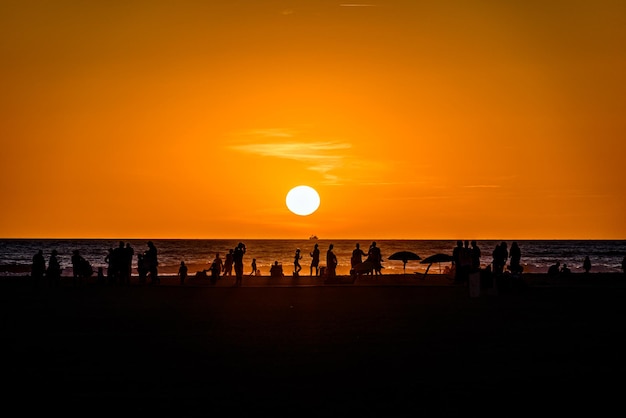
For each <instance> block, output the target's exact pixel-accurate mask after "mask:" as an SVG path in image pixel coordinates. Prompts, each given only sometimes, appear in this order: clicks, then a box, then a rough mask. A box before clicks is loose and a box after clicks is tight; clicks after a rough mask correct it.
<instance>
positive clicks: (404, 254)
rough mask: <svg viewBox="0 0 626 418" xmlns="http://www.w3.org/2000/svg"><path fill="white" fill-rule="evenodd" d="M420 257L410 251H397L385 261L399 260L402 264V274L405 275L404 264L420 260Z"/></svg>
mask: <svg viewBox="0 0 626 418" xmlns="http://www.w3.org/2000/svg"><path fill="white" fill-rule="evenodd" d="M421 259H422V257H420V256H419V255H417V254H415V253H414V252H411V251H398V252H397V253H393V254H391V255H390V256H389V257H387V260H400V261H402V263H403V268H404V272H405V273H406V263H407V262H408V261H409V260H421Z"/></svg>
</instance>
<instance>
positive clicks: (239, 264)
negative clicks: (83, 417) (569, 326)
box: [31, 240, 626, 287]
mask: <svg viewBox="0 0 626 418" xmlns="http://www.w3.org/2000/svg"><path fill="white" fill-rule="evenodd" d="M147 245H148V249H147V250H146V251H145V252H143V253H140V254H138V255H137V272H138V276H139V282H140V283H145V282H146V281H147V279H148V278H150V282H151V283H152V284H159V283H160V279H159V274H158V265H159V263H158V251H157V248H156V247H155V245H154V243H153V242H152V241H148V243H147ZM134 254H135V251H134V249H133V248H132V247H131V245H130V243H124V242H123V241H120V242H119V246H118V247H117V248H115V249H113V248H109V250H108V254H107V255H106V257H105V259H104V261H105V263H106V264H107V276H106V278H105V277H104V275H103V269H102V267H99V268H98V279H99V281H105V280H108V282H109V283H119V284H129V282H130V277H131V272H132V261H133V256H134ZM245 254H246V246H245V244H244V243H242V242H240V243H239V244H237V246H236V247H235V248H233V249H230V250H229V251H228V253H227V254H226V256H225V259H222V258H221V257H220V253H219V252H218V253H216V254H215V258H214V259H213V260H212V262H211V265H210V267H209V268H208V269H205V270H203V271H202V272H201V273H203V274H205V275H206V273H207V272H210V275H211V281H212V283H215V281H216V280H217V279H218V277H219V276H220V275H223V276H232V271H233V269H234V270H235V277H236V280H235V286H241V284H242V279H243V275H244V265H243V258H244V255H245ZM58 255H59V253H58V252H57V250H52V251H51V253H50V258H49V260H48V264H47V265H46V261H45V258H44V255H43V251H42V250H39V251H38V252H37V253H36V254H35V255H34V256H33V260H32V271H31V277H32V278H33V282H34V285H35V286H38V285H39V283H40V281H41V280H42V279H43V278H44V277H46V278H47V280H48V285H49V287H57V286H58V285H59V282H60V279H61V271H62V269H61V265H60V263H59V260H58ZM309 255H310V257H311V264H310V270H309V275H310V276H313V275H315V276H316V277H317V276H320V275H321V276H325V277H335V276H336V269H337V264H338V262H337V256H336V255H335V253H334V245H333V244H330V245H329V246H328V250H327V251H326V266H324V267H322V266H320V249H319V244H317V243H315V245H314V247H313V250H312V251H311V252H310V253H309ZM492 257H493V261H492V266H488V267H487V268H488V269H489V270H491V269H492V268H493V270H492V271H493V273H495V274H496V275H502V274H503V273H504V272H505V269H506V270H509V271H510V272H511V274H513V275H519V274H521V273H522V271H523V270H524V267H523V266H522V265H521V257H522V254H521V250H520V247H519V245H518V244H517V242H515V241H514V242H513V243H512V244H511V247H510V249H509V248H508V246H507V243H506V242H504V241H502V242H501V243H500V244H498V245H497V246H496V247H495V248H494V250H493V252H492ZM302 258H303V257H302V254H301V250H300V249H299V248H297V249H296V251H295V254H294V260H293V265H294V270H293V275H294V277H298V276H299V274H300V271H301V270H302V266H301V264H300V260H302ZM480 258H481V250H480V248H479V247H478V245H477V243H476V241H471V242H470V241H468V240H465V241H461V240H459V241H457V245H456V247H455V248H454V249H453V251H452V263H453V266H454V271H455V281H458V282H463V283H465V282H467V281H468V279H469V275H470V274H471V273H472V272H478V271H480ZM71 261H72V276H73V279H74V285H77V284H79V283H81V281H82V279H84V278H87V277H91V276H92V275H93V268H92V266H91V264H90V263H89V262H88V261H87V260H86V259H85V258H84V257H82V255H81V254H80V252H79V251H78V250H74V251H73V253H72V257H71ZM382 261H383V258H382V254H381V251H380V248H379V247H378V246H377V245H376V242H375V241H374V242H372V243H371V244H370V247H369V249H368V251H367V252H365V251H363V250H362V249H361V247H360V244H359V243H357V244H356V246H355V248H354V250H353V251H352V255H351V258H350V268H351V270H350V274H351V275H352V274H357V275H358V274H373V275H382V272H381V270H382V269H383V268H384V267H383V266H382ZM507 262H508V266H507ZM583 269H584V271H585V273H589V272H590V270H591V261H590V259H589V257H588V256H587V257H585V260H584V262H583ZM314 270H315V274H314ZM622 270H624V272H625V273H626V257H624V259H623V260H622ZM570 272H571V270H570V269H569V268H568V267H567V264H563V265H562V266H561V263H560V262H559V261H557V262H556V263H555V264H554V265H552V266H550V267H549V269H548V274H549V275H551V276H555V275H563V274H568V273H570ZM199 273H200V272H199ZM258 274H259V271H258V270H257V266H256V259H252V271H251V272H250V275H258ZM270 275H271V276H272V277H283V276H284V273H283V269H282V265H280V264H279V263H278V261H275V262H274V264H273V265H272V266H271V267H270ZM178 276H179V278H180V283H181V284H184V282H185V280H186V278H187V277H188V267H187V265H186V264H185V262H184V261H181V263H180V267H179V270H178Z"/></svg>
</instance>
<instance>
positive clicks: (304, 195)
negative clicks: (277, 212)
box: [286, 186, 320, 216]
mask: <svg viewBox="0 0 626 418" xmlns="http://www.w3.org/2000/svg"><path fill="white" fill-rule="evenodd" d="M286 203H287V208H289V210H290V211H292V212H293V213H295V214H296V215H301V216H307V215H310V214H312V213H313V212H315V211H316V210H317V208H319V206H320V195H319V194H318V193H317V191H316V190H315V189H314V188H312V187H310V186H297V187H294V188H293V189H291V190H289V193H287V198H286Z"/></svg>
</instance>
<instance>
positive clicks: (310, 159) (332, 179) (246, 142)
mask: <svg viewBox="0 0 626 418" xmlns="http://www.w3.org/2000/svg"><path fill="white" fill-rule="evenodd" d="M238 136H239V139H240V141H242V142H243V143H239V144H233V145H230V146H229V148H230V149H233V150H235V151H239V152H245V153H249V154H256V155H260V156H263V157H274V158H283V159H289V160H295V161H300V162H302V163H303V164H306V168H307V169H308V170H312V171H316V172H318V173H320V174H321V175H322V176H323V177H324V179H325V180H326V181H327V182H328V183H331V184H334V183H337V182H339V178H338V177H337V176H336V175H334V174H332V173H331V172H332V171H333V170H335V169H337V168H339V167H341V166H342V165H343V161H344V158H345V156H344V154H343V151H345V150H348V149H350V148H352V145H351V144H349V143H347V142H340V141H306V140H301V139H299V137H300V136H301V135H299V134H298V133H297V132H296V131H292V130H289V129H280V128H273V129H254V130H250V131H247V132H244V133H241V134H239V135H238Z"/></svg>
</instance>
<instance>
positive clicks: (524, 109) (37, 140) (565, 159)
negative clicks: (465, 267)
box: [0, 0, 626, 240]
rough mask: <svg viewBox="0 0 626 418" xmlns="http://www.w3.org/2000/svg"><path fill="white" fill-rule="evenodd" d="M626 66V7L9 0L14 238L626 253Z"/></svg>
mask: <svg viewBox="0 0 626 418" xmlns="http://www.w3.org/2000/svg"><path fill="white" fill-rule="evenodd" d="M625 51H626V3H625V2H623V1H608V0H596V1H578V0H568V1H556V0H555V1H549V0H548V1H546V0H542V1H538V0H537V1H535V0H528V1H524V2H519V1H487V0H485V1H445V0H444V1H419V0H388V1H387V0H381V1H378V0H376V1H372V2H352V3H351V2H344V3H342V2H341V1H326V0H311V1H304V0H293V1H273V0H270V1H262V0H248V1H246V0H242V1H234V0H233V1H185V0H181V1H159V0H152V1H78V0H76V1H65V0H55V1H43V0H42V1H29V0H18V1H11V0H3V1H2V2H0V54H1V56H2V65H0V147H1V151H0V170H1V171H0V173H1V176H0V196H2V203H1V204H0V237H2V238H207V239H211V238H242V239H243V238H248V239H254V238H286V239H288V238H294V239H299V238H304V239H306V238H308V237H309V236H310V235H312V234H315V235H317V236H318V237H319V238H330V239H332V238H336V239H341V238H343V239H350V238H377V239H455V240H456V239H626V216H625V214H626V185H625V179H626V176H625V175H624V162H625V161H624V159H625V156H626V114H625V113H626V52H625ZM298 185H309V186H311V187H313V188H315V189H316V190H317V191H318V193H319V195H320V199H321V204H320V207H319V209H318V210H317V211H316V212H315V213H313V214H312V215H309V216H299V215H295V214H293V213H291V212H290V211H289V210H288V209H287V207H286V204H285V197H286V194H287V192H288V191H289V190H290V189H291V188H292V187H295V186H298Z"/></svg>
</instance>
